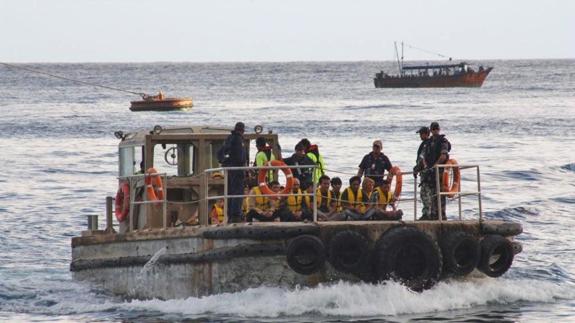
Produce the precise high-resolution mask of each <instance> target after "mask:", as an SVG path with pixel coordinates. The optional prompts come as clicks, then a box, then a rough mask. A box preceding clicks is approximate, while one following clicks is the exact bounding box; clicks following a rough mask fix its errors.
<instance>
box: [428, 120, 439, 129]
mask: <svg viewBox="0 0 575 323" xmlns="http://www.w3.org/2000/svg"><path fill="white" fill-rule="evenodd" d="M429 129H431V130H434V129H439V123H437V122H435V121H434V122H432V123H431V124H430V125H429Z"/></svg>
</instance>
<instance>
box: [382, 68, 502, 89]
mask: <svg viewBox="0 0 575 323" xmlns="http://www.w3.org/2000/svg"><path fill="white" fill-rule="evenodd" d="M491 70H492V68H487V69H485V70H483V71H479V72H469V73H463V74H459V75H437V76H411V77H410V76H403V77H399V76H381V75H378V77H375V78H374V79H373V82H374V85H375V87H376V88H421V87H481V86H482V85H483V82H484V81H485V79H486V78H487V76H488V75H489V73H490V72H491Z"/></svg>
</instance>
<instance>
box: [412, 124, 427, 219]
mask: <svg viewBox="0 0 575 323" xmlns="http://www.w3.org/2000/svg"><path fill="white" fill-rule="evenodd" d="M415 133H418V134H419V138H420V139H421V144H419V148H418V149H417V157H416V158H415V166H414V167H413V177H415V178H417V174H418V173H419V172H421V171H423V170H424V169H425V168H427V166H426V163H425V152H426V149H427V145H428V144H429V128H428V127H421V128H419V130H417V131H416V132H415ZM422 185H423V183H420V184H419V186H420V187H421V190H420V191H419V196H420V197H421V204H423V207H422V208H421V218H420V220H424V219H429V207H430V204H429V202H430V201H429V199H426V198H424V192H425V190H424V189H423V187H422Z"/></svg>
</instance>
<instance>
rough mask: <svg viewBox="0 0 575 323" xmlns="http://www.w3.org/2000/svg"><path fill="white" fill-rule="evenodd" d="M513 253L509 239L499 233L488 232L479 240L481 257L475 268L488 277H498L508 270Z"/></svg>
mask: <svg viewBox="0 0 575 323" xmlns="http://www.w3.org/2000/svg"><path fill="white" fill-rule="evenodd" d="M514 255H515V254H514V252H513V245H512V244H511V241H509V240H507V239H505V238H504V237H503V236H501V235H498V234H490V235H488V236H486V237H485V238H483V240H481V259H480V260H479V265H478V266H477V268H478V269H479V270H480V271H481V272H482V273H484V274H485V275H487V276H489V277H499V276H501V275H503V274H505V273H506V272H507V270H509V268H510V267H511V264H512V263H513V257H514ZM493 257H496V258H495V259H492V258H493Z"/></svg>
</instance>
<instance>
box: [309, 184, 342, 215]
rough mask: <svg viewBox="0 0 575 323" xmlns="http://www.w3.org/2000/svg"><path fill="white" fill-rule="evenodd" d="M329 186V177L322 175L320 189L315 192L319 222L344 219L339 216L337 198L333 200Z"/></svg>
mask: <svg viewBox="0 0 575 323" xmlns="http://www.w3.org/2000/svg"><path fill="white" fill-rule="evenodd" d="M329 184H330V179H329V176H327V175H322V176H321V177H320V178H319V187H318V188H317V190H316V192H315V195H316V203H317V219H318V220H319V221H334V220H341V218H342V216H341V214H337V210H336V207H337V206H336V205H337V201H336V199H335V198H333V194H332V192H331V191H330V190H329Z"/></svg>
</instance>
